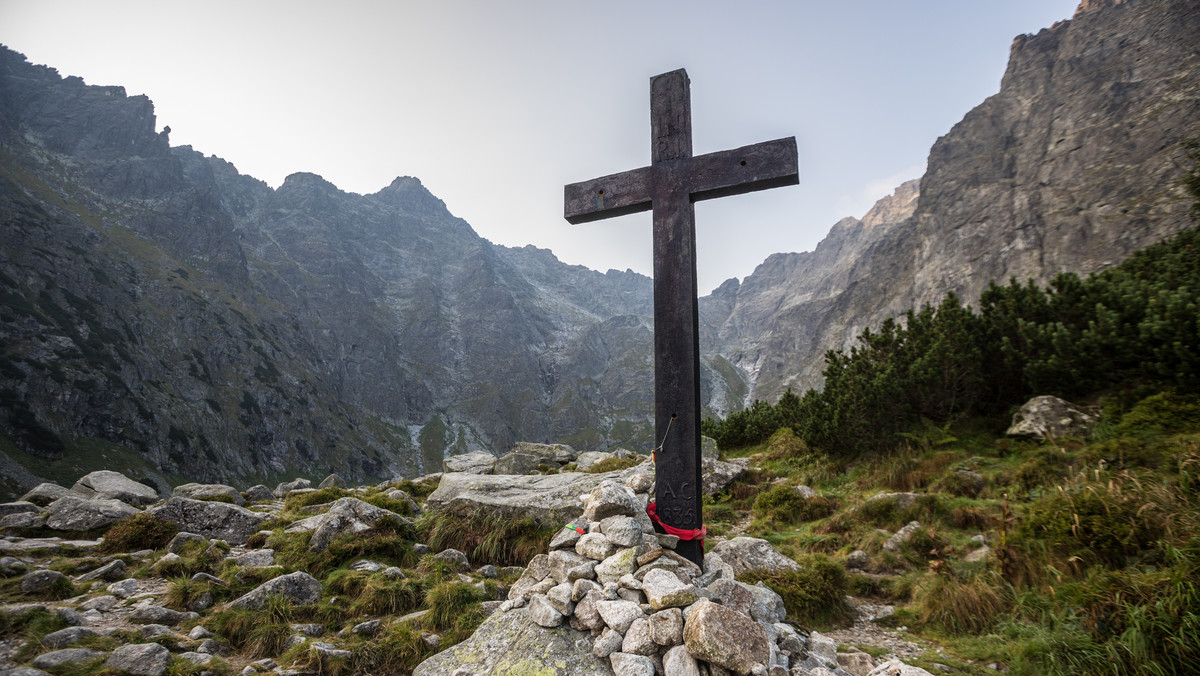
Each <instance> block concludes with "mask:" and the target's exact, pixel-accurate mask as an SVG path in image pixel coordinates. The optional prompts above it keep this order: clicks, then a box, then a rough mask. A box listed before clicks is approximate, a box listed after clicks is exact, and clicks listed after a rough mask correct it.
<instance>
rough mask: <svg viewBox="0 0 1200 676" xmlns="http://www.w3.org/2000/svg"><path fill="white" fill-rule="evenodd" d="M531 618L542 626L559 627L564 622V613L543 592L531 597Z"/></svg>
mask: <svg viewBox="0 0 1200 676" xmlns="http://www.w3.org/2000/svg"><path fill="white" fill-rule="evenodd" d="M529 619H530V620H533V622H534V624H537V625H539V626H542V627H557V626H559V625H561V624H562V623H563V614H562V613H561V612H559V611H558V609H556V608H555V607H554V605H553V604H552V603H551V602H550V600H549V599H547V598H546V597H545V596H544V595H542V594H534V595H533V596H530V597H529Z"/></svg>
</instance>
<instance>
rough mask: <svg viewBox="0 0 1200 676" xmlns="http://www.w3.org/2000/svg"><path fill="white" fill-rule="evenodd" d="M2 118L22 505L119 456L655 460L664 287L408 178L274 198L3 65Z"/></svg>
mask: <svg viewBox="0 0 1200 676" xmlns="http://www.w3.org/2000/svg"><path fill="white" fill-rule="evenodd" d="M0 110H2V111H3V116H2V118H0V153H2V155H0V157H2V158H3V161H2V163H0V218H2V220H3V223H4V238H3V241H2V242H0V273H2V274H0V282H2V283H3V289H2V293H3V305H2V308H3V312H2V314H0V335H2V336H3V344H4V350H3V353H2V361H0V395H2V396H3V399H4V407H3V409H2V411H0V430H2V431H3V433H4V438H3V440H2V441H3V443H4V449H3V450H5V452H6V454H5V456H4V459H3V464H4V466H5V471H4V474H5V475H6V476H7V477H9V479H8V481H9V482H10V484H12V485H13V487H12V490H16V488H17V487H20V486H24V487H28V486H29V485H32V484H33V483H36V479H37V478H55V477H57V476H59V475H63V477H64V478H66V477H67V475H71V474H74V475H78V474H79V473H80V472H81V471H86V470H88V469H92V468H94V466H93V465H89V463H101V462H107V463H112V464H116V465H118V466H122V467H124V468H126V469H127V470H128V471H131V472H133V473H135V474H137V475H138V476H140V477H142V478H145V479H147V480H151V481H153V482H156V483H158V484H159V485H163V482H164V481H165V480H166V477H170V476H175V477H187V478H200V479H205V478H207V479H232V478H235V477H240V478H246V479H249V478H252V477H257V478H263V479H266V478H270V477H273V476H275V475H278V474H280V473H282V472H284V471H285V469H291V468H295V467H311V468H313V470H314V471H331V470H338V471H341V472H343V473H344V474H346V475H347V476H351V477H367V476H375V477H379V476H385V477H386V476H393V475H396V474H409V475H411V474H414V473H418V472H421V471H423V470H425V469H427V468H437V467H440V462H441V458H442V456H443V454H444V453H447V452H452V451H453V452H457V451H463V450H469V449H478V448H488V449H501V450H503V449H505V448H507V447H508V446H510V445H511V444H512V443H513V442H514V441H516V440H520V439H525V440H548V439H552V438H553V439H564V440H569V441H572V442H574V443H576V444H579V445H581V446H583V447H591V446H597V445H605V446H607V445H609V444H616V443H627V444H630V445H644V444H645V443H648V442H649V440H650V436H651V435H650V431H649V424H648V422H647V421H648V418H649V415H650V412H651V410H652V402H651V401H650V397H651V395H650V392H651V391H652V388H651V387H650V383H651V382H652V377H653V376H652V371H651V367H650V354H649V351H650V347H649V346H650V326H651V324H652V320H651V319H650V317H649V313H650V310H649V305H650V289H651V284H650V280H648V279H647V278H645V277H642V276H639V275H634V274H632V273H616V272H612V273H609V274H607V275H605V274H601V273H597V272H594V271H590V270H586V269H584V268H578V267H571V266H566V265H564V264H562V263H560V262H558V261H557V260H556V259H555V258H554V257H553V255H551V254H550V253H549V252H546V251H538V250H535V249H532V248H527V249H520V250H510V249H504V248H502V247H496V246H494V245H492V244H491V243H490V242H488V241H486V240H484V239H482V238H480V237H479V236H478V235H477V234H476V233H475V232H474V231H473V230H472V229H471V228H470V226H469V225H467V223H465V222H464V221H462V220H461V219H457V218H455V217H454V216H452V215H451V214H450V212H449V211H448V210H447V209H446V206H445V205H444V204H443V203H442V202H441V201H440V200H438V199H437V198H435V197H434V196H433V195H431V194H429V192H428V191H426V190H425V189H424V188H423V187H422V186H421V184H420V182H419V181H418V180H416V179H412V178H399V179H397V180H396V181H395V182H393V183H392V185H390V186H388V187H387V188H385V189H383V190H381V191H379V192H378V193H376V194H373V195H365V196H364V195H355V194H349V193H345V192H342V191H340V190H338V189H337V188H336V187H335V186H333V185H332V184H330V183H328V182H327V181H324V180H323V179H321V178H320V177H319V176H315V175H311V174H295V175H293V176H290V177H289V178H288V179H287V180H286V181H285V182H284V184H283V185H282V186H280V187H279V188H278V189H277V190H272V189H271V188H269V187H268V186H267V185H265V184H264V183H262V182H261V181H258V180H255V179H253V178H251V177H248V176H243V175H241V174H239V173H238V172H237V171H236V169H235V168H234V167H233V166H232V165H230V164H228V163H227V162H224V161H222V160H220V159H218V158H215V157H205V156H203V155H202V154H200V153H198V152H196V151H194V150H192V149H191V148H189V147H181V148H171V147H170V144H169V141H168V137H167V132H166V131H164V132H162V133H156V132H155V117H154V112H153V106H152V104H151V103H150V101H149V100H148V99H146V98H145V97H141V96H139V97H128V96H126V95H125V92H124V90H123V89H121V88H120V87H94V86H87V85H85V84H84V83H83V82H82V81H81V80H79V79H78V78H70V77H68V78H66V79H63V78H61V77H60V76H59V75H58V74H57V73H56V72H54V71H53V70H52V69H49V68H46V67H40V66H32V65H30V64H28V63H26V61H25V59H24V58H23V57H22V56H21V55H19V54H16V53H13V52H11V51H8V50H4V51H2V52H0ZM708 383H709V385H710V386H711V385H713V384H714V379H712V378H710V379H709V380H708ZM735 385H736V386H738V387H741V383H740V382H736V383H735ZM715 389H716V390H717V391H720V390H722V389H723V386H722V385H720V383H716V387H715ZM105 455H108V456H112V457H110V458H108V459H107V460H105V459H104V457H103V456H105ZM118 457H119V460H118V459H116V458H118Z"/></svg>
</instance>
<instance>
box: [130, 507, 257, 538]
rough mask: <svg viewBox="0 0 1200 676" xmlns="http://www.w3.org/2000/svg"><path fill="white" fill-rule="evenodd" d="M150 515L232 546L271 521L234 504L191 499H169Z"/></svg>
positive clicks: (150, 511)
mask: <svg viewBox="0 0 1200 676" xmlns="http://www.w3.org/2000/svg"><path fill="white" fill-rule="evenodd" d="M149 514H150V515H151V516H153V517H154V518H156V519H158V520H160V521H167V522H169V523H173V524H175V525H176V526H178V527H179V530H181V531H187V532H189V533H196V534H199V535H203V536H204V537H206V538H216V539H218V540H224V541H226V542H228V543H229V544H231V545H240V544H243V543H244V542H246V538H248V537H250V536H251V535H253V534H255V533H256V532H258V529H259V527H260V526H261V525H262V523H263V522H264V521H266V520H268V519H270V518H271V515H270V514H263V513H261V512H252V511H250V510H248V509H246V508H245V507H239V506H237V505H230V504H227V503H224V502H209V501H206V500H192V499H190V498H171V499H170V500H167V501H166V502H164V503H163V504H161V505H159V506H157V507H152V508H151V509H150V510H149Z"/></svg>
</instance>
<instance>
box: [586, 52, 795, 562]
mask: <svg viewBox="0 0 1200 676" xmlns="http://www.w3.org/2000/svg"><path fill="white" fill-rule="evenodd" d="M650 130H651V152H650V158H651V164H650V166H649V167H642V168H640V169H634V170H632V171H626V172H623V173H620V174H612V175H609V176H603V177H601V178H598V179H592V180H590V181H583V182H580V183H572V184H570V185H567V186H566V187H565V190H564V197H565V209H564V216H565V217H566V219H567V221H568V222H570V223H572V224H579V223H587V222H590V221H594V220H600V219H603V218H611V217H614V216H621V215H625V214H631V213H636V212H639V211H646V210H648V209H652V210H653V216H654V217H653V221H654V236H653V239H654V421H655V422H654V430H655V440H656V442H657V443H658V444H659V447H658V449H657V452H656V456H657V457H656V463H657V464H656V467H655V491H654V495H655V503H656V507H657V509H656V512H657V518H658V519H659V522H658V523H656V524H655V527H656V529H658V530H660V532H661V531H663V526H664V524H665V525H666V526H669V527H671V528H672V529H675V530H681V531H691V532H693V533H700V532H702V531H701V529H702V528H703V513H702V503H701V499H702V496H703V491H702V485H701V470H702V466H701V460H700V415H701V413H700V341H699V336H700V331H699V311H698V306H697V298H698V295H699V294H698V292H697V291H698V290H697V287H696V284H697V283H696V216H695V207H694V206H693V204H694V203H695V202H697V201H700V200H704V199H712V198H715V197H723V196H726V195H737V194H741V193H746V192H752V191H755V190H765V189H767V188H775V187H780V186H785V185H795V184H797V183H799V182H800V173H799V168H798V167H799V162H798V158H797V152H796V139H795V137H789V138H785V139H778V140H775V141H767V142H765V143H758V144H755V145H751V146H745V147H743V148H737V149H735V150H726V151H721V152H716V153H709V154H707V155H702V156H700V157H693V156H692V115H691V92H690V82H689V80H688V77H687V72H685V71H684V70H683V69H679V70H676V71H671V72H669V73H663V74H662V75H657V76H655V77H653V78H651V79H650ZM676 552H678V553H679V554H680V555H682V556H685V557H687V558H688V559H689V560H691V561H693V562H695V563H696V564H700V563H701V562H702V560H703V557H704V549H703V545H702V539H701V538H700V537H693V539H681V540H680V542H679V545H678V546H677V548H676Z"/></svg>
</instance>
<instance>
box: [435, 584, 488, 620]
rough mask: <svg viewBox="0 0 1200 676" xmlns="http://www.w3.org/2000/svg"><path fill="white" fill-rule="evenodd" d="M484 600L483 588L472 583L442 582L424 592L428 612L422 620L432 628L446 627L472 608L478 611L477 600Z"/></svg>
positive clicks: (467, 613) (465, 614)
mask: <svg viewBox="0 0 1200 676" xmlns="http://www.w3.org/2000/svg"><path fill="white" fill-rule="evenodd" d="M485 600H487V595H486V593H485V592H484V590H482V589H480V588H479V587H476V586H475V585H473V584H466V583H463V582H444V583H442V584H439V585H435V586H434V587H431V588H430V589H429V591H428V592H427V593H426V594H425V604H426V605H427V606H428V607H429V614H427V615H426V616H425V617H423V618H422V620H423V621H424V622H425V623H426V624H427V625H431V626H432V628H434V629H448V628H451V627H454V626H455V623H456V622H458V621H459V619H460V618H463V617H466V616H468V615H470V614H471V612H472V611H473V610H474V611H476V612H478V607H479V602H480V601H485ZM480 620H482V618H480Z"/></svg>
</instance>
